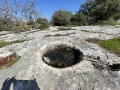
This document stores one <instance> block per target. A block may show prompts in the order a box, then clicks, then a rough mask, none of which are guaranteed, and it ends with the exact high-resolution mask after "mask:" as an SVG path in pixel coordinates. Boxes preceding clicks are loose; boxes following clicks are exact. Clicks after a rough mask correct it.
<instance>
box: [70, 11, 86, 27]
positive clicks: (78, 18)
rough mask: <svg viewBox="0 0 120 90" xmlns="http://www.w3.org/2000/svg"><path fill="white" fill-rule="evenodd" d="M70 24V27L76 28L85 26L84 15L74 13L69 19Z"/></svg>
mask: <svg viewBox="0 0 120 90" xmlns="http://www.w3.org/2000/svg"><path fill="white" fill-rule="evenodd" d="M71 23H72V25H77V26H81V25H87V21H86V16H85V15H84V14H80V13H76V14H75V15H73V17H72V18H71Z"/></svg>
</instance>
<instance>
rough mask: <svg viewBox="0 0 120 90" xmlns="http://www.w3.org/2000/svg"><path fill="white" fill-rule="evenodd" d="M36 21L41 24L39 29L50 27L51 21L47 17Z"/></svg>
mask: <svg viewBox="0 0 120 90" xmlns="http://www.w3.org/2000/svg"><path fill="white" fill-rule="evenodd" d="M36 23H38V24H39V25H40V26H39V29H46V28H48V27H49V22H48V20H47V19H46V18H38V19H37V20H36Z"/></svg>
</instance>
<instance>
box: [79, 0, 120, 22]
mask: <svg viewBox="0 0 120 90" xmlns="http://www.w3.org/2000/svg"><path fill="white" fill-rule="evenodd" d="M79 12H80V13H82V14H85V15H87V20H88V22H89V23H90V24H91V23H99V21H100V22H102V21H103V22H104V21H107V20H109V19H111V18H113V20H118V19H120V13H119V12H120V1H119V0H87V1H86V2H85V3H84V4H82V5H81V8H80V10H79Z"/></svg>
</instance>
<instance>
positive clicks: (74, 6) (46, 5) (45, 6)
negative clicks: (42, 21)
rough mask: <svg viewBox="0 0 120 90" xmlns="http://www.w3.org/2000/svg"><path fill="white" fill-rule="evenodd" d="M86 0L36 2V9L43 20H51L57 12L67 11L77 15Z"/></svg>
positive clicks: (44, 0) (38, 0) (46, 0)
mask: <svg viewBox="0 0 120 90" xmlns="http://www.w3.org/2000/svg"><path fill="white" fill-rule="evenodd" d="M84 2H85V0H36V3H37V6H36V9H37V10H38V11H39V12H40V13H41V17H42V18H46V19H48V20H51V17H52V15H53V13H54V12H55V11H57V10H60V9H62V10H67V11H71V12H72V13H73V14H75V12H76V11H78V10H79V8H80V5H81V4H82V3H84Z"/></svg>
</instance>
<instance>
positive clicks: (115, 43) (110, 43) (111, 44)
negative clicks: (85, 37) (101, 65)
mask: <svg viewBox="0 0 120 90" xmlns="http://www.w3.org/2000/svg"><path fill="white" fill-rule="evenodd" d="M100 45H101V46H102V47H104V48H106V49H108V50H110V51H111V52H114V53H116V54H118V55H120V38H114V39H110V40H103V41H101V42H100Z"/></svg>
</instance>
